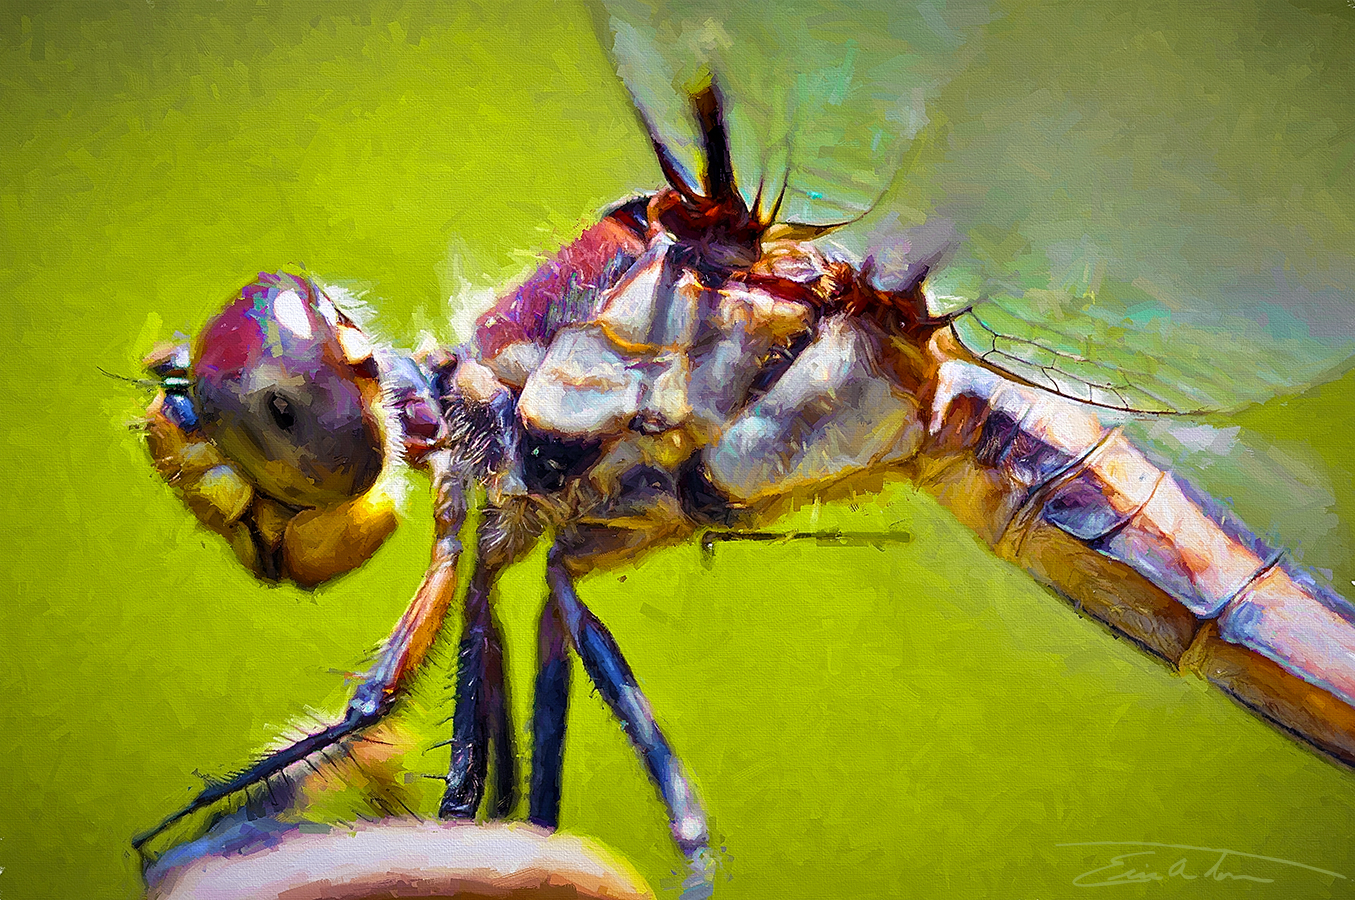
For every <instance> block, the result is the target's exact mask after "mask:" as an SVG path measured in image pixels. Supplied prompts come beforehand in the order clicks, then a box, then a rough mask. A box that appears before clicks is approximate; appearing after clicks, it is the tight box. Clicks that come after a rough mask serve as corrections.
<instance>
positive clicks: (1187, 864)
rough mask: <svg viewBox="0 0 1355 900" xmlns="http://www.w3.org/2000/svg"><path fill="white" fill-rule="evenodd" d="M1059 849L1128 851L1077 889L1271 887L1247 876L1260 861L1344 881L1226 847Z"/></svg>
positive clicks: (1128, 844)
mask: <svg viewBox="0 0 1355 900" xmlns="http://www.w3.org/2000/svg"><path fill="white" fill-rule="evenodd" d="M1057 846H1059V847H1123V848H1125V852H1123V853H1116V854H1115V855H1114V856H1112V857H1111V858H1110V861H1109V862H1108V863H1106V864H1104V865H1099V866H1097V867H1096V868H1094V869H1088V870H1087V871H1085V872H1083V873H1082V874H1080V875H1078V876H1077V877H1076V878H1074V879H1073V884H1074V885H1075V886H1077V887H1114V886H1116V885H1122V884H1146V883H1150V882H1155V881H1158V882H1161V881H1167V880H1168V879H1171V878H1177V879H1180V880H1182V881H1196V880H1204V881H1251V882H1257V883H1260V884H1271V883H1273V882H1274V881H1275V879H1274V878H1264V877H1262V876H1260V875H1249V874H1246V873H1245V872H1244V871H1242V869H1243V868H1244V867H1246V866H1247V865H1248V861H1250V862H1251V864H1252V865H1253V866H1254V865H1255V864H1256V863H1257V862H1266V863H1272V864H1276V865H1281V866H1289V867H1291V868H1295V869H1303V870H1304V871H1307V872H1313V873H1315V874H1318V875H1326V876H1328V877H1330V878H1340V879H1343V880H1344V879H1345V877H1346V876H1344V875H1342V874H1341V873H1339V872H1331V871H1328V870H1326V869H1319V868H1317V867H1316V866H1309V865H1306V864H1304V863H1300V862H1294V861H1293V860H1292V859H1280V858H1279V857H1276V856H1260V855H1258V854H1255V853H1242V852H1240V851H1237V850H1228V849H1225V848H1223V847H1195V846H1192V845H1190V844H1159V843H1155V842H1153V841H1083V842H1080V843H1073V844H1058V845H1057Z"/></svg>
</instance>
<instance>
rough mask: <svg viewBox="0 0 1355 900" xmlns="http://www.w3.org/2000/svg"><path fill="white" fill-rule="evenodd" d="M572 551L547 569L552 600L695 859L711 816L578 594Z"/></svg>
mask: <svg viewBox="0 0 1355 900" xmlns="http://www.w3.org/2000/svg"><path fill="white" fill-rule="evenodd" d="M566 552H567V551H565V550H564V549H562V545H561V544H560V543H557V544H556V546H555V547H554V548H552V550H551V554H550V559H549V562H548V563H547V566H546V580H547V582H548V583H549V585H550V591H551V597H552V598H553V599H554V601H555V602H556V603H557V604H559V611H560V618H561V621H562V622H563V624H564V626H565V631H566V633H567V634H568V635H569V640H570V643H571V644H572V645H573V646H574V650H575V652H576V653H578V654H579V659H580V660H581V661H582V662H583V667H584V670H585V671H586V672H587V673H588V677H589V678H590V679H592V681H593V684H594V685H595V686H596V687H597V689H598V693H600V694H601V695H602V698H603V700H605V701H606V703H607V705H608V706H609V707H611V710H612V713H613V714H614V715H615V716H616V717H617V718H618V719H620V721H621V727H622V728H623V729H624V730H625V732H626V736H627V737H629V738H630V741H631V744H632V745H634V747H635V750H636V752H637V753H639V755H640V758H641V759H642V760H643V761H644V763H645V767H646V768H647V769H648V770H649V776H650V778H652V779H653V781H654V784H655V786H657V787H658V789H659V795H660V797H662V799H663V802H664V805H665V806H666V807H667V808H668V816H669V822H670V824H671V826H672V833H673V840H674V841H675V842H676V843H677V845H678V847H679V848H680V849H681V850H682V852H683V854H684V855H685V856H687V857H688V859H689V860H693V859H695V857H697V856H701V855H704V854H705V851H706V845H707V840H708V836H707V830H706V814H705V811H704V810H703V809H702V808H701V801H700V800H699V799H698V798H697V795H696V789H695V787H694V786H693V785H692V783H691V779H690V778H689V777H688V775H687V772H686V770H685V768H684V767H683V765H682V762H681V761H680V760H679V759H678V758H677V757H676V756H675V755H674V753H673V748H672V747H671V746H670V745H669V743H668V739H667V738H665V737H664V736H663V732H662V731H661V730H660V729H659V726H658V723H657V722H655V721H654V713H653V710H651V709H650V706H649V701H648V700H646V699H645V696H644V694H643V693H642V692H641V691H640V686H639V684H638V683H637V682H636V680H635V675H634V673H633V672H631V668H630V665H629V664H627V662H626V659H625V657H623V656H622V655H621V649H620V648H619V647H618V646H617V645H616V639H615V638H613V637H612V635H611V632H609V631H608V630H607V629H606V627H604V626H603V624H602V623H601V622H600V621H598V618H597V616H595V615H593V613H592V611H591V610H589V609H588V607H587V606H585V605H584V603H583V601H582V600H580V599H579V596H578V594H577V593H576V592H575V590H574V582H573V579H572V578H571V577H570V575H569V572H568V570H567V569H566V567H565V559H566Z"/></svg>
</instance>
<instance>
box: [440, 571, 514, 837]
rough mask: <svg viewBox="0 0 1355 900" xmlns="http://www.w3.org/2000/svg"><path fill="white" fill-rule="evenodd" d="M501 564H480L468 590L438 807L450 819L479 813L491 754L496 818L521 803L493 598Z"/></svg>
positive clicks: (492, 805) (492, 812)
mask: <svg viewBox="0 0 1355 900" xmlns="http://www.w3.org/2000/svg"><path fill="white" fill-rule="evenodd" d="M498 570H499V567H498V566H493V565H488V564H477V566H476V569H475V572H474V574H473V575H472V576H471V583H470V586H469V588H468V590H467V591H466V602H465V625H464V628H463V631H462V635H461V645H460V649H459V651H458V653H457V672H456V708H455V711H454V712H453V714H452V740H451V742H450V743H451V747H452V756H451V763H450V765H449V768H448V772H447V790H446V792H444V794H443V796H442V803H441V805H440V806H439V808H438V815H440V816H441V817H442V818H444V819H473V818H475V813H476V811H477V810H478V809H479V808H480V801H481V799H482V798H483V797H484V793H485V779H486V776H487V774H488V770H489V759H490V755H491V754H492V755H493V757H494V775H495V778H494V783H493V785H492V793H491V799H490V811H489V815H490V818H504V817H505V816H507V815H508V814H509V813H510V812H512V809H513V806H514V804H515V803H516V794H517V754H516V751H515V750H514V747H513V728H512V723H511V721H510V718H509V711H508V689H507V683H506V681H505V679H504V668H503V636H502V634H501V632H500V629H499V626H498V623H497V622H496V621H495V618H494V612H493V609H492V608H491V606H490V600H489V596H490V589H491V587H492V585H493V583H494V578H495V576H496V575H497V573H498Z"/></svg>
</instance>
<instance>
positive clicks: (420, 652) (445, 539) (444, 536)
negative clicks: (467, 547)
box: [132, 451, 466, 850]
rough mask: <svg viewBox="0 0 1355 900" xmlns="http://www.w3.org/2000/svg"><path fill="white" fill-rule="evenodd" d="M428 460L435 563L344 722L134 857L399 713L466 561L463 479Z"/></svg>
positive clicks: (260, 766) (231, 781) (243, 781)
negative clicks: (393, 709)
mask: <svg viewBox="0 0 1355 900" xmlns="http://www.w3.org/2000/svg"><path fill="white" fill-rule="evenodd" d="M430 456H431V457H432V458H430V460H429V468H430V473H431V475H432V479H433V486H434V491H435V502H434V518H435V522H436V524H435V541H434V545H433V558H432V562H431V564H430V565H429V567H428V572H427V573H426V574H425V575H424V578H423V582H422V584H420V585H419V590H418V592H417V593H416V594H415V595H414V599H413V601H412V602H411V603H410V605H409V607H408V609H406V610H405V614H404V615H403V616H402V617H401V618H400V621H399V622H398V623H397V624H396V626H395V629H394V630H393V631H392V632H391V634H390V636H389V637H388V638H387V639H386V642H385V644H384V645H383V646H382V648H381V651H380V653H378V654H377V658H376V662H375V663H374V664H373V666H372V667H371V669H369V670H368V672H367V674H366V676H364V678H363V680H362V683H361V684H359V685H358V687H357V689H356V690H355V691H354V692H353V696H352V698H351V699H350V700H349V701H348V706H347V708H346V709H345V711H344V715H343V718H342V719H341V720H340V721H339V722H337V723H335V724H333V725H330V726H329V727H327V728H324V729H321V730H320V731H317V732H315V733H314V734H310V735H307V736H306V737H304V738H302V739H301V740H299V741H297V742H296V743H294V744H292V745H291V746H288V747H284V748H283V749H281V750H278V751H277V752H275V753H271V754H269V755H268V756H266V757H264V758H263V759H261V760H259V761H258V762H256V763H254V764H253V765H250V766H249V767H247V768H245V769H244V770H243V771H241V772H238V773H236V774H234V775H232V776H230V777H229V778H226V779H223V780H220V781H216V782H213V783H211V784H209V785H208V786H207V787H206V788H205V789H203V790H202V791H201V792H200V793H199V794H198V795H197V796H196V797H195V798H193V800H192V801H191V802H190V803H189V804H188V805H187V806H185V807H184V808H183V809H181V810H179V811H178V812H175V813H173V814H172V815H170V816H168V817H166V818H165V819H164V820H163V821H161V822H160V824H159V825H157V826H155V827H154V828H152V829H150V830H149V831H146V832H143V833H141V834H139V835H137V836H136V837H134V838H133V839H132V846H133V847H134V848H135V849H137V850H140V849H141V847H142V846H144V845H145V844H146V842H147V841H149V840H151V839H152V838H154V837H155V836H156V835H158V834H160V833H161V832H163V831H164V830H165V829H166V828H168V827H169V826H170V825H172V824H174V823H175V822H177V821H179V820H180V819H182V818H184V817H185V816H188V815H190V814H192V813H194V812H197V811H199V810H202V809H206V808H207V807H209V806H211V805H212V804H214V803H216V802H217V801H219V800H222V799H225V798H226V797H229V796H230V795H232V794H235V793H237V792H239V791H243V790H246V789H248V788H250V787H252V786H253V785H256V784H258V783H260V782H264V781H267V780H268V779H270V778H272V777H273V776H274V775H277V774H279V773H281V772H283V771H284V770H286V769H287V768H289V767H291V766H292V765H295V764H297V763H300V762H302V761H303V760H306V759H308V758H310V757H311V756H313V755H314V754H317V753H321V752H323V751H324V750H326V749H328V748H330V747H333V746H334V745H336V744H338V743H340V742H341V741H343V740H344V739H345V738H347V737H349V736H351V735H353V734H355V733H356V732H358V731H360V730H362V729H364V728H367V727H368V726H370V725H373V724H375V723H376V722H378V721H380V720H381V718H382V717H384V716H385V715H386V713H388V712H389V711H390V709H391V707H393V706H394V705H395V701H396V699H397V698H398V697H399V695H400V692H401V690H402V689H403V688H404V686H405V685H406V684H407V682H408V680H409V676H410V675H411V674H412V673H413V672H414V671H416V670H417V669H418V667H419V665H420V664H421V663H422V662H423V660H424V658H425V657H426V656H427V653H428V649H429V647H430V646H432V643H433V640H434V639H435V638H436V637H437V634H438V631H439V630H441V628H442V622H443V620H444V618H445V617H446V613H447V608H448V606H449V605H450V603H451V600H452V596H453V595H454V594H455V593H456V565H457V560H458V559H459V558H460V555H461V543H460V540H459V539H458V537H457V535H458V533H459V532H460V530H461V525H462V523H463V522H464V521H465V518H466V502H465V495H466V486H465V484H464V481H463V478H462V477H461V475H460V473H458V472H454V471H453V470H452V467H451V457H450V455H449V454H448V453H447V452H446V451H439V452H437V453H434V454H430Z"/></svg>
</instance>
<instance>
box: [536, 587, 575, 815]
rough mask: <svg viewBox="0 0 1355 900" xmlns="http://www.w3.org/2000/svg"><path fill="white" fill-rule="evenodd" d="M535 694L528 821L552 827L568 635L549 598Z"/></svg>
mask: <svg viewBox="0 0 1355 900" xmlns="http://www.w3.org/2000/svg"><path fill="white" fill-rule="evenodd" d="M537 635H538V636H537V672H536V693H535V695H534V696H533V700H532V782H531V790H530V796H529V798H528V810H527V818H528V820H529V821H531V822H532V823H533V824H535V825H541V826H544V827H546V828H554V827H555V826H556V825H558V824H559V823H560V770H561V766H562V764H563V762H564V747H565V714H566V713H567V712H568V711H569V680H570V663H569V648H568V636H567V635H566V634H565V625H564V621H563V620H562V619H561V614H560V604H559V602H558V601H556V599H555V597H554V596H553V595H552V596H550V597H547V598H546V605H545V608H543V609H542V610H541V626H540V629H539V630H538V633H537Z"/></svg>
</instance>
